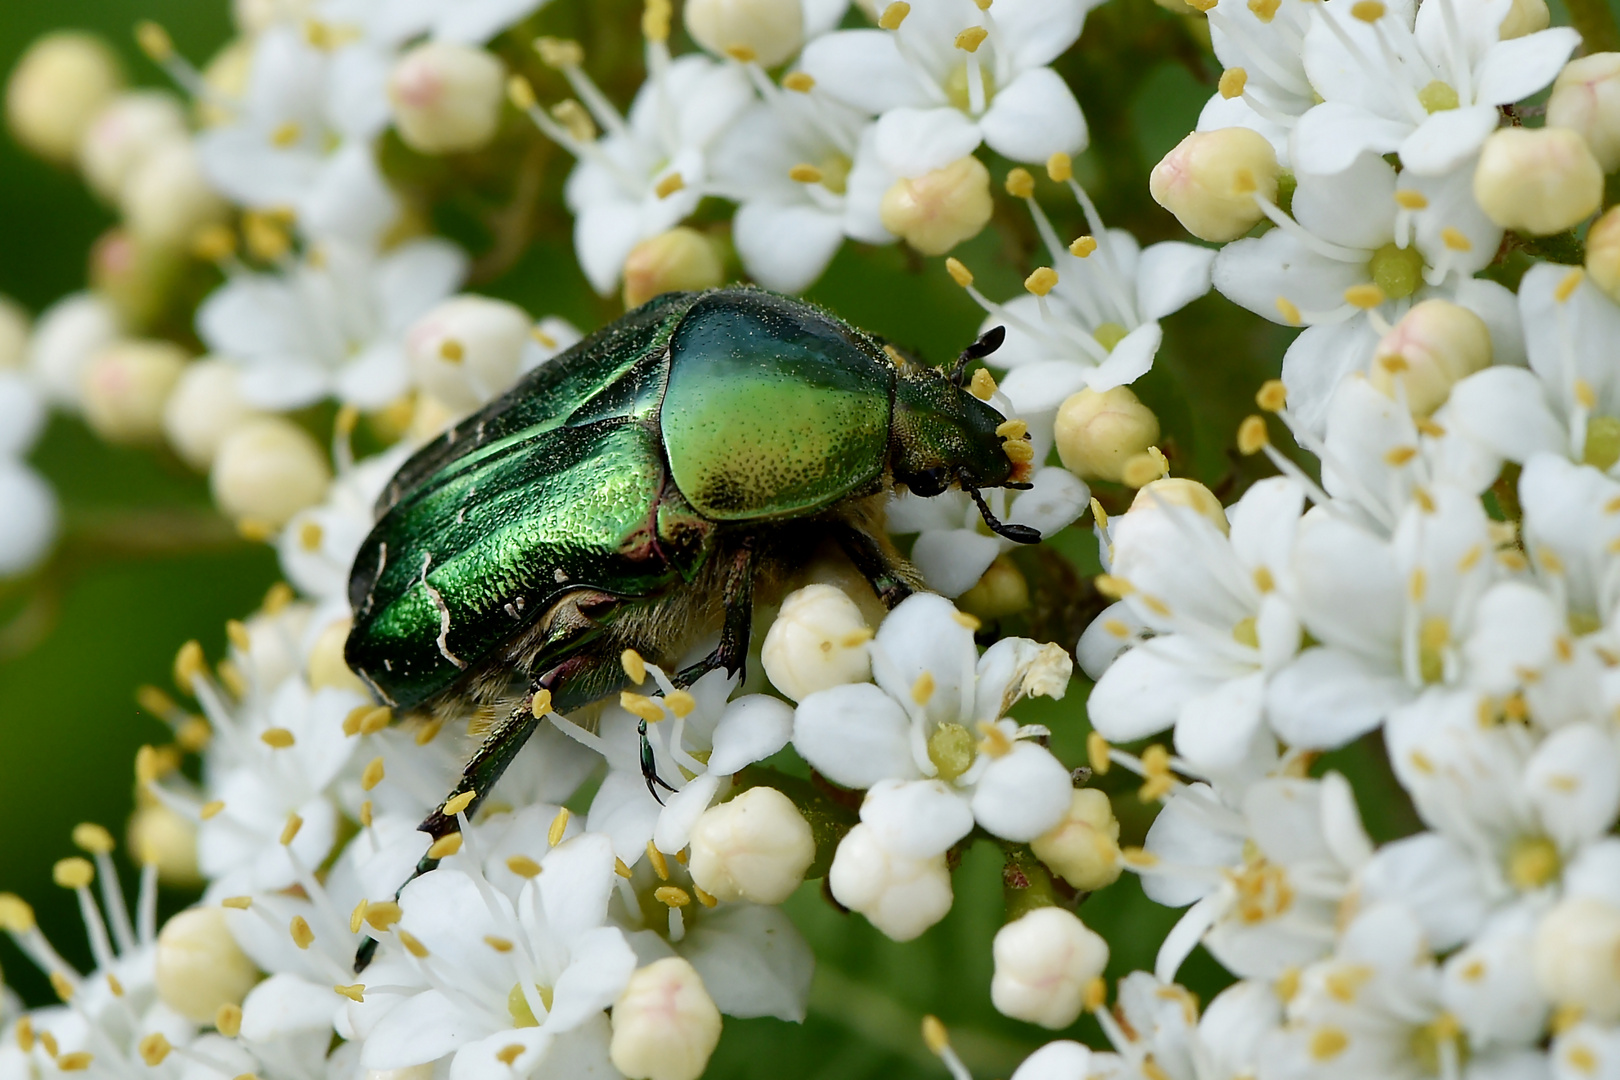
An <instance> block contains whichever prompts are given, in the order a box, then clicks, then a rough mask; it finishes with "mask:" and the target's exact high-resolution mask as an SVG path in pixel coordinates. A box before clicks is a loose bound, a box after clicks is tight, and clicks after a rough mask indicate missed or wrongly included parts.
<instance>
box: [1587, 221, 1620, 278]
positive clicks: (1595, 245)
mask: <svg viewBox="0 0 1620 1080" xmlns="http://www.w3.org/2000/svg"><path fill="white" fill-rule="evenodd" d="M1586 273H1587V276H1588V277H1590V278H1591V279H1592V283H1593V284H1594V285H1596V286H1597V287H1598V288H1600V289H1602V290H1603V291H1604V292H1606V293H1608V294H1609V297H1610V299H1613V300H1620V207H1613V208H1611V209H1609V210H1608V211H1606V212H1605V213H1604V214H1603V216H1602V217H1600V218H1598V219H1597V220H1596V221H1594V222H1592V227H1591V228H1590V229H1588V230H1587V232H1586Z"/></svg>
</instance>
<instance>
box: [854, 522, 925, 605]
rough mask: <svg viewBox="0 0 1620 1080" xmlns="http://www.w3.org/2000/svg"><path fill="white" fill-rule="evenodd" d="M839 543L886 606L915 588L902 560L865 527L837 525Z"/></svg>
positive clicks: (907, 594) (900, 599) (895, 603)
mask: <svg viewBox="0 0 1620 1080" xmlns="http://www.w3.org/2000/svg"><path fill="white" fill-rule="evenodd" d="M837 536H838V545H839V546H840V547H842V548H843V549H844V554H846V555H848V556H849V561H850V562H852V563H854V564H855V569H857V570H859V571H860V572H861V576H862V577H864V578H865V579H866V580H867V581H869V582H871V584H872V591H873V592H875V593H877V597H878V599H879V600H881V601H883V606H884V607H886V608H888V609H889V610H890V611H893V610H894V609H895V608H896V607H898V606H899V605H900V601H902V600H904V599H905V598H906V597H908V596H910V595H911V594H912V592H914V591H915V590H914V588H913V585H912V581H911V578H910V576H909V575H908V574H906V573H905V570H904V568H903V564H897V563H896V561H895V560H896V557H895V556H894V555H893V553H892V552H889V551H885V550H884V548H883V544H881V543H880V542H879V541H878V540H877V538H876V537H874V536H873V535H872V534H871V533H869V532H867V531H866V530H865V529H862V528H859V527H857V526H854V525H850V524H847V523H842V522H841V523H839V525H838V527H837Z"/></svg>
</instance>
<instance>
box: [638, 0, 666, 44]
mask: <svg viewBox="0 0 1620 1080" xmlns="http://www.w3.org/2000/svg"><path fill="white" fill-rule="evenodd" d="M672 14H673V10H672V5H671V4H670V2H669V0H647V6H646V7H645V8H644V9H642V13H641V33H642V36H643V37H645V38H646V39H647V40H648V41H668V40H669V22H670V17H671V15H672Z"/></svg>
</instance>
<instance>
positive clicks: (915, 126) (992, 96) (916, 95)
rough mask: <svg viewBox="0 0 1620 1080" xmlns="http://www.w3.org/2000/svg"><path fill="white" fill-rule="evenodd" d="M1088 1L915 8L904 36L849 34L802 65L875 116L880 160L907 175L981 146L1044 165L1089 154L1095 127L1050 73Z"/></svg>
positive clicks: (1009, 0) (825, 43)
mask: <svg viewBox="0 0 1620 1080" xmlns="http://www.w3.org/2000/svg"><path fill="white" fill-rule="evenodd" d="M1091 6H1092V5H1091V4H1090V3H1089V2H1088V0H1004V2H1003V3H1002V6H1001V7H1000V8H998V9H997V10H996V11H994V12H989V11H988V10H983V11H981V10H980V9H979V8H978V6H977V5H976V4H973V3H970V2H968V0H939V2H935V3H928V4H917V5H915V6H913V7H912V8H911V10H910V11H909V13H908V14H906V15H905V16H903V20H904V21H902V22H900V24H899V26H898V28H897V29H895V30H893V31H885V30H840V31H836V32H834V33H831V34H828V35H826V36H825V37H820V38H817V39H816V40H815V41H812V42H811V43H810V44H809V45H807V46H806V47H805V50H804V53H803V55H802V57H801V58H800V62H801V63H802V65H803V67H804V70H805V71H806V72H808V73H809V74H810V75H811V76H812V77H814V79H815V80H816V83H817V85H818V86H820V87H822V88H824V89H825V90H826V92H827V93H828V94H829V95H831V96H832V97H835V98H837V99H839V100H840V101H843V102H845V103H847V104H849V105H852V106H854V107H855V108H858V109H861V110H862V111H864V112H866V113H867V114H868V115H872V116H877V117H879V119H878V126H877V140H876V146H875V150H876V153H877V157H878V160H879V161H881V162H882V163H883V165H884V166H885V167H886V168H887V169H889V170H890V171H891V172H893V173H894V174H896V175H898V176H902V177H917V176H921V175H922V174H924V173H926V172H929V171H931V170H934V169H938V168H941V167H943V166H945V165H948V164H950V163H951V162H953V161H955V160H957V159H958V158H960V157H962V156H963V155H965V154H971V153H972V152H973V151H974V149H975V148H977V147H978V145H979V143H980V142H981V141H982V142H985V143H987V144H989V146H990V149H992V150H994V151H995V152H996V153H998V154H1002V155H1004V156H1006V157H1009V158H1012V159H1013V160H1014V161H1037V162H1044V161H1045V160H1046V159H1047V158H1048V157H1050V156H1051V155H1052V154H1054V153H1065V154H1075V153H1079V152H1080V151H1081V150H1083V149H1085V146H1086V138H1087V136H1086V121H1085V117H1084V116H1082V115H1081V114H1080V105H1079V103H1078V102H1076V101H1075V99H1074V93H1073V92H1072V91H1071V90H1070V89H1069V88H1068V86H1067V85H1066V84H1065V83H1064V82H1063V79H1062V78H1061V77H1060V76H1059V75H1058V74H1057V73H1056V72H1055V71H1053V70H1052V69H1051V68H1049V67H1047V66H1046V65H1047V64H1049V63H1050V62H1051V61H1052V60H1054V59H1056V58H1057V57H1058V55H1059V54H1061V53H1062V52H1063V51H1064V50H1065V49H1067V48H1068V47H1069V46H1070V45H1071V44H1073V43H1074V41H1075V39H1076V38H1078V37H1079V36H1080V28H1081V26H1082V25H1083V23H1084V22H1085V17H1086V12H1087V10H1088V9H1089V8H1090V7H1091Z"/></svg>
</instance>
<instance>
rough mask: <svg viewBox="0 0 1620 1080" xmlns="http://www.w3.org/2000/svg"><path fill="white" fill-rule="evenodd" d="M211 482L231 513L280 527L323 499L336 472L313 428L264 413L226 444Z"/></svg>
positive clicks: (221, 505)
mask: <svg viewBox="0 0 1620 1080" xmlns="http://www.w3.org/2000/svg"><path fill="white" fill-rule="evenodd" d="M208 482H209V487H210V488H211V489H212V490H213V493H214V502H215V503H217V504H218V506H219V508H220V510H221V511H223V512H224V513H225V514H226V515H227V516H229V517H231V518H234V519H235V520H237V521H238V522H242V523H249V522H251V523H253V524H256V525H261V526H263V527H265V528H268V529H277V528H280V527H281V526H282V525H283V524H285V523H286V521H287V519H288V518H290V517H292V516H293V515H294V514H296V513H297V512H298V511H300V510H302V509H303V508H304V507H306V506H313V505H314V504H316V503H318V502H320V501H321V499H322V498H323V497H324V496H325V494H326V489H327V486H328V485H329V484H331V482H332V471H331V469H330V468H329V467H328V465H327V463H326V455H325V454H324V453H322V451H321V448H320V446H319V445H318V444H317V443H316V442H315V440H314V439H313V438H311V437H310V435H309V433H308V432H306V431H305V430H304V429H303V428H301V427H299V426H297V425H296V424H294V423H292V422H291V421H289V420H285V419H283V418H281V417H279V416H264V417H260V418H258V419H256V420H250V421H248V422H247V423H245V424H243V425H242V426H241V427H239V428H237V429H236V430H235V431H234V432H232V433H231V434H230V435H228V436H226V438H225V441H224V442H222V443H220V445H219V450H218V452H217V453H216V454H215V455H214V464H213V468H212V469H210V471H209V474H208Z"/></svg>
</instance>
